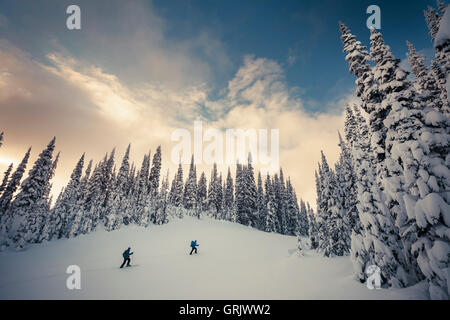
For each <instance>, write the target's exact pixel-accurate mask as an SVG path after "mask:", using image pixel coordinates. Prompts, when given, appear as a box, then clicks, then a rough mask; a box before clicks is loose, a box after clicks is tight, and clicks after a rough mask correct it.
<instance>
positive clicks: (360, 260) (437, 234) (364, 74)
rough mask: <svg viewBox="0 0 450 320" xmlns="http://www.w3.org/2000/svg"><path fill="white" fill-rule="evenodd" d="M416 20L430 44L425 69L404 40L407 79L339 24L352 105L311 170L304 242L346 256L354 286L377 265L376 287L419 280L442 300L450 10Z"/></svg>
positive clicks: (448, 184) (379, 42) (448, 257)
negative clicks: (330, 154) (431, 54)
mask: <svg viewBox="0 0 450 320" xmlns="http://www.w3.org/2000/svg"><path fill="white" fill-rule="evenodd" d="M438 7H439V10H438V11H437V10H435V9H433V8H432V7H429V8H428V9H427V10H426V11H425V18H426V22H427V25H428V27H429V30H430V35H431V38H432V41H433V42H434V49H435V59H434V60H433V61H431V64H430V66H427V65H426V64H425V57H424V56H423V55H421V54H419V53H418V52H417V51H416V50H415V48H414V46H413V44H411V43H410V42H407V43H406V44H407V47H408V48H409V53H407V58H408V62H409V64H410V67H411V71H412V74H413V75H414V77H410V76H409V73H408V72H407V71H405V70H403V69H402V67H401V66H400V60H399V59H396V58H395V57H394V55H393V54H392V52H391V50H390V47H389V46H388V45H386V44H385V43H384V40H383V37H382V35H381V33H380V32H378V31H376V30H375V29H372V30H371V35H370V50H369V51H368V50H366V47H365V46H363V45H362V44H361V42H360V41H357V40H356V37H355V36H354V35H353V34H352V33H351V32H350V30H349V28H348V27H347V26H345V25H344V24H343V23H340V24H339V25H340V31H341V40H342V43H343V45H344V53H345V54H346V57H345V59H346V61H347V62H348V64H349V71H350V72H351V73H352V74H353V75H354V76H355V77H356V81H355V83H356V95H357V96H358V97H359V99H360V100H359V103H355V104H352V105H348V106H347V107H346V119H345V141H344V139H343V138H342V137H341V136H339V141H340V147H341V155H340V158H339V161H338V163H336V165H335V168H334V169H333V168H330V166H329V164H328V163H327V160H326V158H325V155H324V154H323V153H322V160H321V162H320V163H319V166H318V170H317V172H316V187H317V215H316V216H315V219H314V220H311V224H312V226H311V227H310V228H311V230H312V232H311V231H310V233H311V246H312V247H313V248H317V249H318V250H320V251H321V252H323V254H324V255H325V256H336V255H337V256H341V255H346V254H350V255H351V258H352V262H353V265H354V269H355V274H356V276H357V277H358V279H359V280H361V281H362V282H363V281H365V279H366V272H365V271H366V268H367V267H368V266H369V265H377V266H378V267H380V269H381V275H382V280H383V283H384V284H385V285H387V286H393V287H406V286H410V285H414V284H416V283H418V282H419V281H422V280H426V281H427V282H428V284H429V293H430V297H431V298H432V299H449V298H450V291H449V290H450V286H449V283H450V170H449V166H450V156H449V142H450V133H449V122H450V119H449V100H448V93H449V92H448V91H449V90H448V82H449V73H450V36H449V34H450V9H449V7H446V5H444V4H443V3H442V2H440V1H438Z"/></svg>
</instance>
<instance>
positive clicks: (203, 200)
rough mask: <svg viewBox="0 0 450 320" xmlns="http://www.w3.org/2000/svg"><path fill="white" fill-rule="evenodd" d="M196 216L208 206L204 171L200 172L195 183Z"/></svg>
mask: <svg viewBox="0 0 450 320" xmlns="http://www.w3.org/2000/svg"><path fill="white" fill-rule="evenodd" d="M197 208H198V209H197V217H198V218H199V219H200V216H201V214H202V212H203V211H205V210H206V209H207V208H208V195H207V182H206V176H205V173H204V172H202V174H201V175H200V179H199V180H198V184H197Z"/></svg>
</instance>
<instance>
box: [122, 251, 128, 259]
mask: <svg viewBox="0 0 450 320" xmlns="http://www.w3.org/2000/svg"><path fill="white" fill-rule="evenodd" d="M122 256H123V258H124V259H126V258H128V254H127V250H125V251H124V252H123V253H122Z"/></svg>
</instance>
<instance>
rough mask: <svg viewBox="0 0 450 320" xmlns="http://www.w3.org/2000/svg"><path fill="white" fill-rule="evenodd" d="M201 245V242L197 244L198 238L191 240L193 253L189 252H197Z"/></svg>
mask: <svg viewBox="0 0 450 320" xmlns="http://www.w3.org/2000/svg"><path fill="white" fill-rule="evenodd" d="M198 246H199V244H197V240H194V241H191V248H192V249H191V253H189V254H192V252H193V251H194V250H195V253H197V247H198Z"/></svg>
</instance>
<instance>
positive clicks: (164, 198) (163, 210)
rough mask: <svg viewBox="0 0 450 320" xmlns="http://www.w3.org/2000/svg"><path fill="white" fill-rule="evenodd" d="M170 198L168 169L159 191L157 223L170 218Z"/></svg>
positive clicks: (165, 221)
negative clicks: (168, 209) (168, 210)
mask: <svg viewBox="0 0 450 320" xmlns="http://www.w3.org/2000/svg"><path fill="white" fill-rule="evenodd" d="M168 200H169V170H167V174H166V177H165V178H164V179H163V181H162V183H161V190H160V192H159V197H158V202H159V203H158V205H157V211H156V221H155V224H158V225H160V224H164V223H167V222H168V221H169V220H168V217H167V215H168V212H167V208H168Z"/></svg>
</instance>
